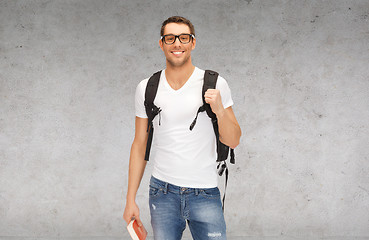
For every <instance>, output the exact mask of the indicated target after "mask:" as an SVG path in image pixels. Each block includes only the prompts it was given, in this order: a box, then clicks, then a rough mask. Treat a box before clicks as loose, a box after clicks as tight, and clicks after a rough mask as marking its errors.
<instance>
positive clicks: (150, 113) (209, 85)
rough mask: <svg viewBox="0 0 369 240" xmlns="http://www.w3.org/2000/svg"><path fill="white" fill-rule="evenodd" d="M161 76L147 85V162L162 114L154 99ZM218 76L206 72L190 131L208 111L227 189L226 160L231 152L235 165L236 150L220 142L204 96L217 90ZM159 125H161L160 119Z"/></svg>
mask: <svg viewBox="0 0 369 240" xmlns="http://www.w3.org/2000/svg"><path fill="white" fill-rule="evenodd" d="M160 75H161V71H159V72H156V73H154V74H153V75H152V76H151V77H150V79H149V81H148V83H147V86H146V90H145V102H144V105H145V110H146V115H147V117H148V123H147V132H149V136H148V139H147V145H146V153H145V160H146V161H148V160H149V156H150V149H151V143H152V137H153V132H154V126H153V122H152V121H153V119H154V118H155V117H156V115H158V114H159V118H160V112H161V109H160V107H157V106H156V105H155V104H154V99H155V96H156V93H157V91H158V86H159V80H160ZM218 75H219V74H218V73H217V72H214V71H211V70H206V71H205V75H204V84H203V86H202V102H203V105H202V106H201V107H200V108H199V109H198V111H197V113H196V117H195V119H194V120H193V122H192V124H191V125H190V127H189V130H190V131H192V129H193V128H194V127H195V125H196V121H197V117H198V115H199V113H200V112H204V111H206V113H207V115H208V116H209V117H210V118H211V122H212V124H213V128H214V133H215V136H216V144H217V160H216V161H217V162H218V166H217V169H218V174H219V176H222V175H223V173H224V172H225V173H226V187H227V182H228V167H227V163H226V160H227V158H228V155H229V152H230V157H231V159H230V163H232V164H235V155H234V150H233V149H230V148H229V147H228V146H227V145H224V144H223V143H222V142H221V141H220V140H219V130H218V120H217V117H216V115H215V113H213V111H212V110H211V107H210V105H209V104H207V103H206V102H205V98H204V94H205V92H206V91H207V90H208V89H215V87H216V83H217V79H218ZM159 125H160V119H159ZM224 199H225V195H224V197H223V202H224ZM223 206H224V205H223Z"/></svg>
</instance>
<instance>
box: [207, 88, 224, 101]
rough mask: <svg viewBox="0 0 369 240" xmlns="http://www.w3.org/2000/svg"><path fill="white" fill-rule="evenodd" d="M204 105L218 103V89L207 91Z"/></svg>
mask: <svg viewBox="0 0 369 240" xmlns="http://www.w3.org/2000/svg"><path fill="white" fill-rule="evenodd" d="M204 98H205V102H206V103H209V104H211V103H215V102H219V101H220V99H221V98H220V91H219V90H218V89H208V90H207V91H206V92H205V94H204Z"/></svg>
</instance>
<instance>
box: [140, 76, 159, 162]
mask: <svg viewBox="0 0 369 240" xmlns="http://www.w3.org/2000/svg"><path fill="white" fill-rule="evenodd" d="M160 75H161V71H159V72H156V73H154V74H153V75H152V76H151V77H150V78H149V80H148V82H147V85H146V90H145V102H144V105H145V110H146V115H147V118H148V121H147V130H146V131H147V132H148V133H149V136H148V139H147V143H146V153H145V160H146V161H149V156H150V149H151V143H152V137H153V133H154V126H153V123H152V121H153V119H154V118H155V116H156V115H158V114H159V113H160V111H161V109H160V108H158V107H157V106H155V104H154V100H155V96H156V93H157V92H158V86H159V80H160Z"/></svg>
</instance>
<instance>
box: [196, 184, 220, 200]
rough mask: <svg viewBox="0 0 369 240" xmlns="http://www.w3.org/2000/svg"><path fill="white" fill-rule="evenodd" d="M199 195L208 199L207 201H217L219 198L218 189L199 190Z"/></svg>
mask: <svg viewBox="0 0 369 240" xmlns="http://www.w3.org/2000/svg"><path fill="white" fill-rule="evenodd" d="M200 195H201V196H203V197H205V198H208V199H217V198H220V192H219V189H218V188H217V187H216V188H206V189H201V190H200Z"/></svg>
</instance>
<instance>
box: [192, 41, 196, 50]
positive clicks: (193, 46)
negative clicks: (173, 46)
mask: <svg viewBox="0 0 369 240" xmlns="http://www.w3.org/2000/svg"><path fill="white" fill-rule="evenodd" d="M195 47H196V38H192V50H194V49H195Z"/></svg>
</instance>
